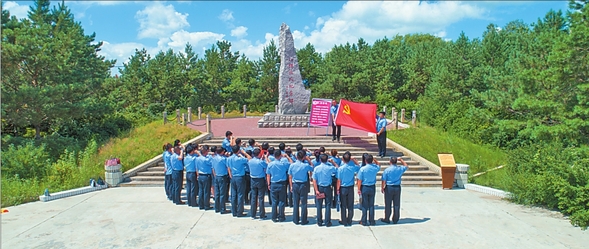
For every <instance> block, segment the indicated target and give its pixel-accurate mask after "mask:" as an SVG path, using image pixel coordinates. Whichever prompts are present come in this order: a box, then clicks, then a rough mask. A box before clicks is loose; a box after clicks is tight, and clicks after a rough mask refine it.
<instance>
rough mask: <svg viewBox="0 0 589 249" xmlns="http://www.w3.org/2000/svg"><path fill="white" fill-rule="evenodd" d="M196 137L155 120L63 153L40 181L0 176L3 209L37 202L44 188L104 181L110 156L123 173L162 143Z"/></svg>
mask: <svg viewBox="0 0 589 249" xmlns="http://www.w3.org/2000/svg"><path fill="white" fill-rule="evenodd" d="M199 134H200V132H199V131H195V130H192V129H190V128H188V127H184V126H180V125H176V124H167V125H163V124H162V122H161V121H156V122H152V123H149V124H147V125H145V126H142V127H138V128H135V129H133V130H132V131H130V132H129V133H128V134H126V135H124V136H121V137H119V138H113V139H111V140H110V141H109V142H107V143H105V144H104V145H103V146H101V147H99V148H97V146H94V147H93V148H90V147H91V146H90V147H89V148H87V149H86V151H84V152H81V153H64V155H63V157H62V159H60V160H58V161H57V162H55V163H53V164H52V165H51V168H52V170H51V173H49V175H48V176H47V177H45V178H43V179H41V180H37V179H14V178H5V177H2V207H7V206H13V205H18V204H21V203H26V202H30V201H36V200H38V196H39V195H41V194H43V191H44V190H45V188H49V191H50V192H58V191H62V190H66V189H72V188H78V187H82V186H86V185H87V184H88V181H89V179H90V178H95V179H96V178H98V177H102V178H103V179H104V161H105V160H106V159H107V158H109V157H111V156H113V157H119V158H120V159H121V163H122V165H123V171H125V170H128V169H131V168H133V167H135V166H137V165H138V164H140V163H143V162H144V161H147V160H148V159H151V158H153V157H154V156H156V155H158V154H160V153H162V145H163V144H164V143H167V142H169V143H172V142H173V141H174V139H180V140H181V141H183V142H184V141H187V140H189V139H192V138H194V137H196V136H198V135H199Z"/></svg>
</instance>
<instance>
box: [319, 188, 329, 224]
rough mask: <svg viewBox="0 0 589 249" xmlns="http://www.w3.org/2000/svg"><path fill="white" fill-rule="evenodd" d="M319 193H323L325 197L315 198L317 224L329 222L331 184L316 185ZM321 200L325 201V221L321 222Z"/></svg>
mask: <svg viewBox="0 0 589 249" xmlns="http://www.w3.org/2000/svg"><path fill="white" fill-rule="evenodd" d="M318 187H319V193H324V194H325V198H323V199H317V198H315V202H316V204H315V205H316V206H317V224H319V225H321V224H323V225H327V224H328V223H331V199H332V194H333V193H332V189H331V185H329V186H318ZM323 202H325V222H323V221H324V220H323V212H322V211H323V210H322V209H323Z"/></svg>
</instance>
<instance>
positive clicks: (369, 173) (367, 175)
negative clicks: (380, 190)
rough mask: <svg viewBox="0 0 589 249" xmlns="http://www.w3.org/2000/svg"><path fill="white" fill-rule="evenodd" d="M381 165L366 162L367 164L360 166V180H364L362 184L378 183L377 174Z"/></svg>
mask: <svg viewBox="0 0 589 249" xmlns="http://www.w3.org/2000/svg"><path fill="white" fill-rule="evenodd" d="M379 170H380V167H379V166H378V165H375V164H366V166H364V167H362V168H360V171H358V180H361V181H362V185H374V184H376V174H378V171H379Z"/></svg>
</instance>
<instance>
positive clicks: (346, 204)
mask: <svg viewBox="0 0 589 249" xmlns="http://www.w3.org/2000/svg"><path fill="white" fill-rule="evenodd" d="M358 170H360V166H358V161H357V160H356V159H354V158H352V154H351V153H350V152H349V151H347V152H346V153H344V156H343V164H342V165H340V167H339V168H338V169H337V193H338V194H339V195H340V202H341V205H340V206H341V211H340V214H341V220H340V224H342V225H344V226H351V225H352V218H354V180H355V178H356V173H358Z"/></svg>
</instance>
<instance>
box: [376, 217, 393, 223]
mask: <svg viewBox="0 0 589 249" xmlns="http://www.w3.org/2000/svg"><path fill="white" fill-rule="evenodd" d="M378 220H380V222H384V223H387V224H391V221H390V220H385V219H383V218H380V219H378Z"/></svg>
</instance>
